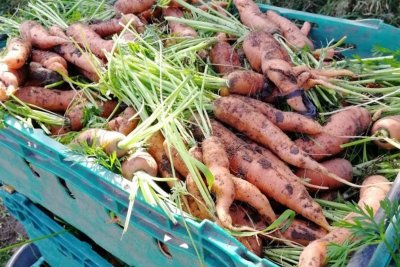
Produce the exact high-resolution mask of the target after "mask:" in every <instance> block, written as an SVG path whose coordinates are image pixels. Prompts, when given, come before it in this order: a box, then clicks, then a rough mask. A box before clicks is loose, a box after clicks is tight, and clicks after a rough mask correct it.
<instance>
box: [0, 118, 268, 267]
mask: <svg viewBox="0 0 400 267" xmlns="http://www.w3.org/2000/svg"><path fill="white" fill-rule="evenodd" d="M5 123H6V124H7V126H8V127H7V128H6V129H3V130H1V131H0V153H1V155H2V156H1V157H0V173H1V175H0V176H1V177H0V180H1V181H2V183H4V184H7V185H11V186H13V187H14V188H15V189H16V190H17V191H18V192H20V193H21V194H23V195H25V196H27V197H28V198H29V199H30V200H32V201H33V202H35V203H38V204H40V205H41V206H43V207H45V208H46V209H48V210H49V211H51V212H52V213H54V214H55V215H56V216H57V217H60V218H61V219H63V220H64V221H66V222H67V223H68V224H70V225H72V226H74V227H75V228H77V229H78V230H80V231H81V232H83V233H85V234H86V235H87V236H89V237H90V238H91V239H92V240H93V241H94V242H95V243H97V244H98V245H99V246H101V247H102V248H104V249H105V250H107V251H108V252H110V253H111V254H112V255H114V256H115V257H117V258H118V259H120V260H122V261H123V262H125V263H126V264H128V265H132V266H160V265H161V266H192V265H193V264H196V263H197V262H198V261H199V259H201V260H202V261H203V262H204V264H205V265H207V266H227V267H228V266H249V265H256V266H271V267H272V266H276V265H275V264H273V263H271V262H270V261H268V260H267V259H260V258H259V257H257V256H255V255H254V254H252V253H250V252H249V251H248V250H247V249H245V247H244V246H243V245H242V244H241V243H239V242H238V241H237V240H236V239H234V238H233V237H231V236H229V235H228V233H227V232H225V231H224V230H223V229H222V228H220V227H218V226H216V225H215V224H214V223H212V222H210V221H207V220H206V221H203V222H202V223H197V222H194V221H192V220H186V226H185V224H184V223H183V222H182V219H181V218H178V220H179V221H180V223H178V224H173V223H172V222H171V221H170V220H169V219H168V218H167V217H166V216H165V215H164V214H163V213H162V212H161V211H160V210H159V209H157V208H154V207H151V206H149V205H147V204H146V203H145V202H144V200H143V199H142V198H141V197H140V196H139V197H138V199H137V200H136V201H135V206H134V212H133V216H132V218H131V220H130V226H129V230H128V232H127V233H126V234H125V235H124V237H123V239H122V240H121V234H122V228H121V227H120V226H119V225H118V224H116V223H112V218H110V216H109V214H110V211H112V212H113V213H115V214H116V215H117V216H119V217H120V218H124V216H125V215H126V211H127V207H128V193H127V192H126V190H125V189H124V188H127V186H128V184H129V181H127V180H125V179H124V178H122V177H121V176H119V175H116V174H114V173H112V172H109V171H108V170H106V169H104V168H102V167H101V166H98V165H95V164H93V163H90V162H72V161H70V160H68V158H70V156H71V155H70V154H69V152H68V150H67V148H66V147H65V146H63V145H61V144H60V143H58V142H56V141H54V140H53V139H51V138H49V137H47V136H46V135H45V134H44V133H43V131H42V130H38V129H31V128H29V127H26V126H24V125H23V124H21V123H20V122H18V121H16V120H15V119H13V118H10V117H9V118H7V119H6V120H5ZM186 227H188V229H189V231H190V233H191V237H189V236H188V233H187V229H186ZM192 241H193V243H194V244H195V247H194V246H193V243H192ZM160 242H161V243H164V244H165V245H166V247H168V252H165V251H164V250H163V249H162V248H161V247H162V246H160ZM196 250H197V252H196ZM197 253H198V254H199V255H197Z"/></svg>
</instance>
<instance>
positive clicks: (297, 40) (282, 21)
mask: <svg viewBox="0 0 400 267" xmlns="http://www.w3.org/2000/svg"><path fill="white" fill-rule="evenodd" d="M266 14H267V17H268V18H269V19H270V20H271V21H272V22H274V23H275V24H276V25H278V26H279V28H280V30H281V32H282V33H283V36H284V37H285V39H286V40H287V42H288V43H289V44H290V45H292V46H294V47H295V48H299V49H301V48H304V47H306V46H308V47H309V48H310V49H311V50H313V49H314V45H313V43H312V42H311V41H310V39H308V38H307V35H305V34H303V32H302V31H301V30H300V29H299V28H298V27H297V26H296V25H295V24H294V23H293V22H291V21H290V20H288V19H287V18H285V17H282V16H280V15H278V14H277V13H276V12H275V11H273V10H268V11H267V13H266Z"/></svg>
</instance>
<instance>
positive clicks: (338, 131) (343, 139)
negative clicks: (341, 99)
mask: <svg viewBox="0 0 400 267" xmlns="http://www.w3.org/2000/svg"><path fill="white" fill-rule="evenodd" d="M370 123H371V116H370V114H369V112H368V110H366V109H365V108H362V107H351V108H349V109H345V110H343V111H340V112H338V113H335V114H333V115H332V116H331V117H330V118H329V121H328V123H327V124H326V125H325V126H324V127H323V128H324V131H325V132H326V133H330V134H326V133H321V134H317V135H314V136H312V137H311V138H308V137H303V138H301V139H297V140H296V141H295V144H296V145H297V146H298V147H299V148H300V149H302V150H304V151H305V152H306V153H308V154H309V155H310V156H311V157H312V158H314V159H316V160H321V159H323V158H326V157H329V156H332V155H336V154H338V153H339V152H341V151H342V150H343V149H342V148H341V147H340V145H342V144H345V143H347V142H348V141H349V140H350V136H356V135H358V134H361V133H362V132H363V131H365V130H366V129H367V128H368V125H369V124H370Z"/></svg>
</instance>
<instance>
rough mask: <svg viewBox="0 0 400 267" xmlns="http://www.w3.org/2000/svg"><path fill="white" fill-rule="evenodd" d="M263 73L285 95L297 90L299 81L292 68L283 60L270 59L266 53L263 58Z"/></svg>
mask: <svg viewBox="0 0 400 267" xmlns="http://www.w3.org/2000/svg"><path fill="white" fill-rule="evenodd" d="M262 72H263V73H264V74H265V75H267V76H268V79H270V80H271V81H272V82H273V83H274V84H275V85H276V86H277V87H278V88H279V90H280V91H281V92H282V93H283V94H288V93H291V92H293V91H295V90H296V89H298V86H297V80H296V76H295V73H294V72H293V69H292V66H291V65H290V64H289V63H288V62H287V61H285V60H282V59H269V58H267V57H266V54H265V53H264V57H263V58H262Z"/></svg>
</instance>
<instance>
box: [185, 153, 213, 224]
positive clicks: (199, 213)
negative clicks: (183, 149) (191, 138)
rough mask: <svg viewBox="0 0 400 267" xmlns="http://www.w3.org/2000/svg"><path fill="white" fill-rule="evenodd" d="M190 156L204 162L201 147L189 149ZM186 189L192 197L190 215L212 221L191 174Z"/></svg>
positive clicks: (188, 198) (187, 179) (189, 201)
mask: <svg viewBox="0 0 400 267" xmlns="http://www.w3.org/2000/svg"><path fill="white" fill-rule="evenodd" d="M189 154H190V155H191V156H192V157H193V158H195V159H197V160H198V161H200V162H203V152H202V150H201V148H200V147H198V146H193V147H191V148H190V149H189ZM186 189H187V191H188V192H189V194H190V196H188V197H187V202H188V205H189V208H190V213H191V214H192V215H193V216H195V217H197V218H199V219H200V220H204V219H212V216H211V214H210V213H209V211H208V210H207V208H206V203H205V201H204V199H203V197H202V195H201V193H200V190H199V188H198V187H197V185H196V183H195V181H194V180H193V178H192V176H191V175H190V174H188V175H187V176H186Z"/></svg>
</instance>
